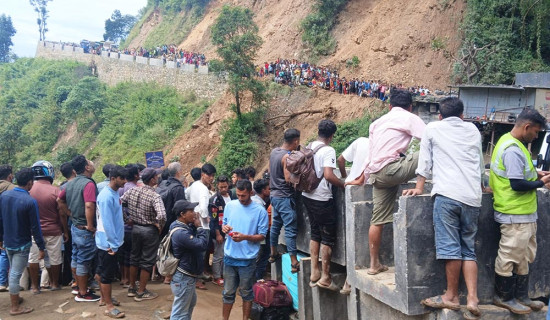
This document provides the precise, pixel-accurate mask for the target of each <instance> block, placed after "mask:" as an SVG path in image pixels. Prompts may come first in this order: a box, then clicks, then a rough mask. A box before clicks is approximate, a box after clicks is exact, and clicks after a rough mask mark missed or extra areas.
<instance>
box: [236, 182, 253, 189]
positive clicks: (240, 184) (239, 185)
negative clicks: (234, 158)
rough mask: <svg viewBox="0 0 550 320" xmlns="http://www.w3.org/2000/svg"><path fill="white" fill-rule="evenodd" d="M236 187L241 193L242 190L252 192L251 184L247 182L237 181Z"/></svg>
mask: <svg viewBox="0 0 550 320" xmlns="http://www.w3.org/2000/svg"><path fill="white" fill-rule="evenodd" d="M236 187H237V189H238V190H241V191H243V190H246V191H252V182H250V181H248V180H239V181H237V185H236Z"/></svg>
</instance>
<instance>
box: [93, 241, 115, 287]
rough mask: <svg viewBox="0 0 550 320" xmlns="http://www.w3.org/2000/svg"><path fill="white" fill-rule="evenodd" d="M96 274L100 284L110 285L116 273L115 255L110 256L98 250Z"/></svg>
mask: <svg viewBox="0 0 550 320" xmlns="http://www.w3.org/2000/svg"><path fill="white" fill-rule="evenodd" d="M96 273H97V274H98V275H99V277H100V280H99V281H100V282H101V283H102V284H111V283H112V282H113V281H114V279H115V276H116V275H117V273H118V260H117V255H116V254H114V255H110V254H109V253H107V251H105V250H101V249H98V250H97V269H96Z"/></svg>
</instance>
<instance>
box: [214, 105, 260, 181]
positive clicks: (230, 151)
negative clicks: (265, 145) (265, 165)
mask: <svg viewBox="0 0 550 320" xmlns="http://www.w3.org/2000/svg"><path fill="white" fill-rule="evenodd" d="M264 114H265V111H264V109H257V110H255V111H252V112H248V113H244V114H242V116H241V117H240V118H239V117H237V118H233V119H228V120H226V121H225V123H224V125H223V127H224V128H225V130H224V131H223V132H222V141H221V143H220V150H219V153H218V156H217V157H216V161H215V165H216V169H217V170H218V173H219V174H225V175H228V176H230V174H231V171H232V170H233V169H235V168H243V167H246V166H249V165H252V164H253V162H254V157H255V155H256V152H257V150H258V139H259V137H261V136H262V135H263V134H264V131H265V126H264V124H263V118H264Z"/></svg>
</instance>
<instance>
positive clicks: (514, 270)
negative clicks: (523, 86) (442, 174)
mask: <svg viewBox="0 0 550 320" xmlns="http://www.w3.org/2000/svg"><path fill="white" fill-rule="evenodd" d="M545 125H546V119H545V118H544V117H543V116H542V115H540V113H538V112H537V111H536V110H534V109H524V110H523V111H522V112H521V113H520V114H519V116H518V118H517V120H516V123H515V125H514V128H513V129H512V131H510V132H509V133H507V134H505V135H503V136H502V137H501V138H500V139H499V141H498V143H497V144H496V146H495V151H494V153H493V156H492V159H491V173H490V178H489V184H490V186H491V188H492V189H493V193H494V204H493V207H494V216H495V221H496V222H498V223H500V233H501V238H500V243H499V250H498V256H497V258H496V261H495V296H494V303H495V305H497V306H501V307H504V308H506V309H509V310H510V311H511V312H513V313H516V314H527V313H530V312H531V310H540V309H542V307H543V306H544V304H543V303H542V302H540V301H531V299H529V294H528V293H529V263H532V262H533V261H534V260H535V254H536V250H537V241H536V233H537V189H538V188H541V187H543V186H544V185H545V184H547V183H549V182H550V173H549V172H537V171H536V170H535V167H534V166H533V163H532V161H531V154H530V152H529V151H528V150H527V148H526V147H525V144H527V143H530V142H532V141H533V140H535V139H536V138H537V136H538V133H539V131H541V130H543V129H544V128H545Z"/></svg>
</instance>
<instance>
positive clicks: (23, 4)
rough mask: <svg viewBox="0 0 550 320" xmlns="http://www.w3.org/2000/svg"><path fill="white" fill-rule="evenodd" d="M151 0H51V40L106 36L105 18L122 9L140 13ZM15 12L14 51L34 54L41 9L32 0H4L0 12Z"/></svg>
mask: <svg viewBox="0 0 550 320" xmlns="http://www.w3.org/2000/svg"><path fill="white" fill-rule="evenodd" d="M146 4H147V0H53V1H51V2H49V3H48V7H47V8H48V10H49V18H48V19H47V20H46V22H47V24H48V25H47V28H48V29H49V31H48V32H47V33H46V40H47V41H64V42H77V43H78V42H80V40H82V39H87V40H103V33H104V32H105V20H107V19H109V18H110V17H111V14H112V13H113V11H114V10H116V9H118V10H120V12H121V13H122V14H123V15H125V14H131V15H137V13H138V11H139V9H141V8H143V7H145V5H146ZM1 14H6V15H8V16H11V20H12V23H13V26H14V28H15V30H17V33H16V34H15V36H13V38H12V42H13V46H12V51H13V52H15V54H16V55H17V56H19V57H34V55H35V52H36V45H37V43H38V40H39V38H40V36H39V34H38V25H37V24H36V19H37V17H38V15H37V13H36V12H34V9H33V7H32V6H31V5H30V4H29V1H28V0H0V15H1Z"/></svg>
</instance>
